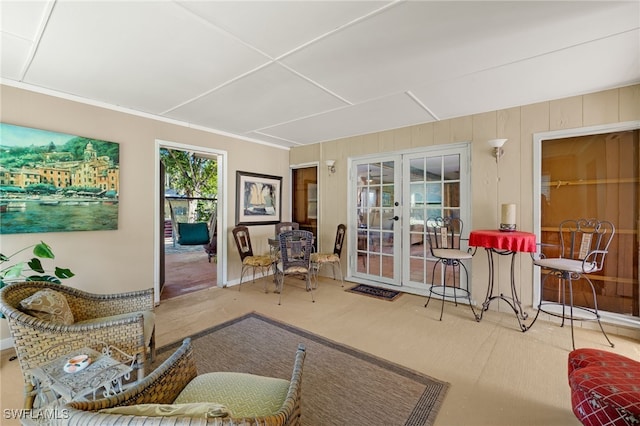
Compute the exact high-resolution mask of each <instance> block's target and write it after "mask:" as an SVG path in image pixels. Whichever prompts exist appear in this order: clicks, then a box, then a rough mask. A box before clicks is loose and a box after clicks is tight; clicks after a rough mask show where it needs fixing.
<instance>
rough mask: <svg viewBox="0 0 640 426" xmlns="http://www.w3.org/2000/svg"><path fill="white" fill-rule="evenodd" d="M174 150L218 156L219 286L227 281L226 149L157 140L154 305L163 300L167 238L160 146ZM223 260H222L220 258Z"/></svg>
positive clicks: (217, 271)
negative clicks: (162, 271) (162, 213)
mask: <svg viewBox="0 0 640 426" xmlns="http://www.w3.org/2000/svg"><path fill="white" fill-rule="evenodd" d="M161 148H167V149H175V150H179V151H189V152H194V153H196V154H202V155H204V156H209V157H216V162H217V163H218V205H217V216H218V217H217V224H218V225H217V226H218V229H219V230H220V231H219V232H218V241H217V247H218V253H222V256H220V255H218V262H216V273H217V277H218V278H217V281H218V284H217V285H218V287H222V286H223V284H224V283H226V282H227V256H226V253H227V237H226V236H227V233H226V229H227V215H226V211H227V209H226V206H227V199H228V192H229V191H228V188H227V186H228V185H227V151H223V150H219V149H213V148H206V147H202V146H196V145H187V144H183V143H178V142H171V141H165V140H161V139H156V141H155V153H154V156H155V166H154V167H155V178H154V187H155V191H154V201H155V203H154V213H155V214H154V230H155V231H154V233H153V235H154V238H153V247H154V250H153V266H154V268H153V288H154V298H155V304H156V305H157V304H159V303H160V244H164V238H163V237H162V236H161V235H160V185H164V182H160V149H161ZM221 259H223V261H220V260H221Z"/></svg>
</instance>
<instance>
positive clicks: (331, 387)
mask: <svg viewBox="0 0 640 426" xmlns="http://www.w3.org/2000/svg"><path fill="white" fill-rule="evenodd" d="M191 337H192V339H193V340H192V345H193V349H194V354H195V357H196V362H197V366H198V372H199V373H206V372H210V371H237V372H245V373H251V374H259V375H264V376H270V377H279V378H283V379H287V380H289V379H290V378H291V372H292V369H293V359H294V356H295V352H296V349H297V347H298V343H303V344H304V345H305V346H306V349H307V356H306V359H305V363H304V368H303V374H302V403H301V408H302V424H303V425H307V426H318V425H322V426H331V425H335V426H344V425H349V426H377V425H380V426H386V425H406V426H409V425H411V426H418V425H419V426H425V425H432V424H433V423H434V421H435V417H436V414H437V412H438V409H439V408H440V405H441V404H442V401H443V400H444V397H445V394H446V392H447V389H448V387H449V384H448V383H445V382H442V381H439V380H437V379H434V378H431V377H428V376H426V375H424V374H421V373H418V372H416V371H413V370H409V369H407V368H405V367H402V366H400V365H398V364H394V363H391V362H389V361H386V360H384V359H381V358H377V357H375V356H373V355H370V354H367V353H364V352H361V351H359V350H356V349H354V348H351V347H349V346H345V345H342V344H340V343H337V342H334V341H331V340H328V339H325V338H323V337H321V336H318V335H315V334H313V333H309V332H308V331H305V330H302V329H299V328H296V327H293V326H291V325H288V324H285V323H281V322H279V321H276V320H273V319H270V318H267V317H264V316H262V315H259V314H257V313H251V314H247V315H245V316H242V317H240V318H237V319H234V320H231V321H228V322H226V323H223V324H220V325H218V326H216V327H213V328H210V329H208V330H205V331H202V332H200V333H198V334H196V335H193V336H191ZM180 343H181V341H179V342H175V343H173V344H171V345H168V346H164V347H162V348H160V349H158V357H157V360H156V362H157V363H159V362H162V361H163V360H165V359H166V358H168V357H169V356H170V355H171V354H172V353H173V351H175V350H176V349H177V348H178V346H179V345H180ZM156 365H157V364H156Z"/></svg>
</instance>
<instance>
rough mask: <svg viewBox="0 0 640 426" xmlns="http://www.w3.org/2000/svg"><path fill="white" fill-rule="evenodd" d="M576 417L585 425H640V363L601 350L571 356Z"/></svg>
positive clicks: (572, 404) (571, 375)
mask: <svg viewBox="0 0 640 426" xmlns="http://www.w3.org/2000/svg"><path fill="white" fill-rule="evenodd" d="M569 386H571V406H572V407H573V413H574V414H575V415H576V417H578V420H580V421H581V422H582V424H583V425H589V426H591V425H633V426H639V425H640V362H638V361H634V360H632V359H631V358H627V357H624V356H622V355H618V354H614V353H611V352H605V351H601V350H598V349H584V348H583V349H576V350H574V351H572V352H571V353H569Z"/></svg>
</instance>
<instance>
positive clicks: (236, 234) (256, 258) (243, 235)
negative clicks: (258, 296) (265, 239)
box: [231, 225, 273, 293]
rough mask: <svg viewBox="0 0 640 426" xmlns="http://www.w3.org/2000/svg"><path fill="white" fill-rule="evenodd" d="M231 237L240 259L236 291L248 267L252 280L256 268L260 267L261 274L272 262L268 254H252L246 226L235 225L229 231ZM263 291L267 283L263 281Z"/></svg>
mask: <svg viewBox="0 0 640 426" xmlns="http://www.w3.org/2000/svg"><path fill="white" fill-rule="evenodd" d="M231 233H232V234H233V239H234V241H235V242H236V247H237V248H238V254H240V259H241V260H242V270H241V271H240V284H239V285H238V291H240V288H241V287H242V278H243V277H244V274H245V272H246V271H248V270H249V269H250V268H251V269H252V271H253V282H255V281H256V269H260V270H261V272H262V275H263V276H264V275H265V272H268V270H269V268H270V267H271V266H272V264H273V260H272V257H271V256H270V255H268V254H264V255H254V254H253V248H252V247H251V236H250V235H249V228H247V227H246V226H242V225H240V226H236V227H235V228H233V230H232V231H231ZM264 292H265V293H267V283H266V281H265V283H264Z"/></svg>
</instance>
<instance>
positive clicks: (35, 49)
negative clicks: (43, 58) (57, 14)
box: [20, 2, 55, 81]
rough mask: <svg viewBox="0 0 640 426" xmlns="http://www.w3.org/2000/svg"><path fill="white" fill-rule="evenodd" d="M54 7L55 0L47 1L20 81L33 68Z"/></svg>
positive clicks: (21, 72)
mask: <svg viewBox="0 0 640 426" xmlns="http://www.w3.org/2000/svg"><path fill="white" fill-rule="evenodd" d="M54 7H55V2H47V7H46V9H45V12H44V14H43V17H42V20H41V21H40V25H39V26H38V32H37V34H36V37H35V39H34V40H33V41H32V43H31V50H30V51H29V55H28V56H27V60H26V61H25V63H24V65H23V67H22V70H21V71H20V81H24V79H25V78H26V75H27V73H28V72H29V68H31V64H32V63H33V60H34V58H35V57H36V53H37V52H38V48H39V47H40V42H41V41H42V36H43V35H44V32H45V30H46V28H47V25H48V24H49V20H50V19H51V15H52V14H53V9H54Z"/></svg>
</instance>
